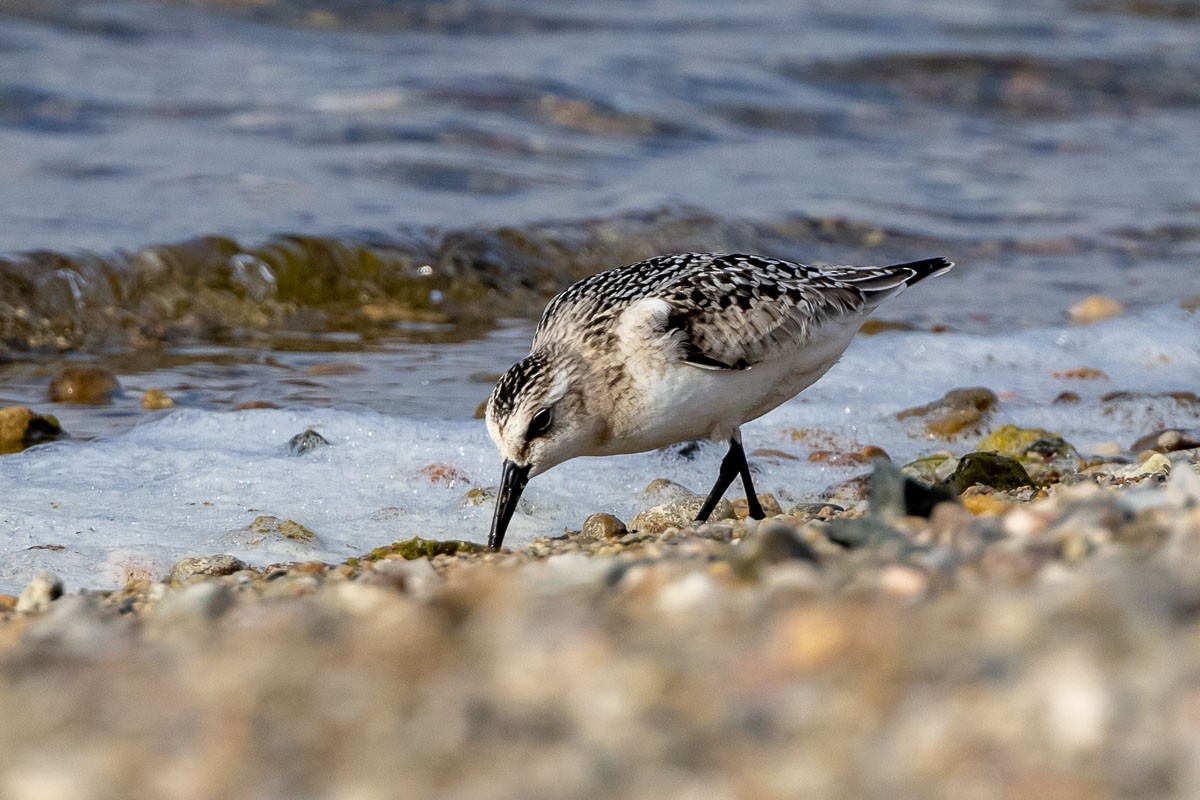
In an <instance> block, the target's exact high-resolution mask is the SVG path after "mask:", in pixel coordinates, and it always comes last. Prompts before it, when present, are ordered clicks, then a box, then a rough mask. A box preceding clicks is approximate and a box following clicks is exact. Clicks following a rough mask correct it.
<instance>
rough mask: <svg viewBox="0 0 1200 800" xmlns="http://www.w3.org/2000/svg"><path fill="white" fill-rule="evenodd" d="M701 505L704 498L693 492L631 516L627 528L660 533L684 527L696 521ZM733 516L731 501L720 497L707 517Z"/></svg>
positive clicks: (726, 517) (730, 517)
mask: <svg viewBox="0 0 1200 800" xmlns="http://www.w3.org/2000/svg"><path fill="white" fill-rule="evenodd" d="M703 505H704V498H703V497H701V496H700V495H698V494H695V495H689V496H687V497H683V498H680V499H678V500H672V501H671V502H669V503H664V504H662V505H659V506H654V507H653V508H648V509H646V510H645V511H642V512H640V513H639V514H638V515H637V516H636V517H634V518H633V521H632V522H630V523H629V530H630V531H633V532H636V533H662V532H663V531H665V530H667V529H668V528H686V527H688V526H690V525H691V524H692V523H693V522H695V521H696V514H698V513H699V511H700V508H701V507H702V506H703ZM734 516H735V514H734V510H733V503H730V502H729V501H728V500H724V499H722V500H721V501H720V502H718V503H717V507H716V508H715V509H713V513H712V514H711V515H710V516H709V518H708V519H709V521H715V520H719V519H733V518H734Z"/></svg>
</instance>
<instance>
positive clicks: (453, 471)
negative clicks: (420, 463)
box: [417, 463, 471, 489]
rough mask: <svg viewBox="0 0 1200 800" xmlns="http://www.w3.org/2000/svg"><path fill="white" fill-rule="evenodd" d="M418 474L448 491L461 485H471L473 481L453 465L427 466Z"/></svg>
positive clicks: (418, 471)
mask: <svg viewBox="0 0 1200 800" xmlns="http://www.w3.org/2000/svg"><path fill="white" fill-rule="evenodd" d="M417 474H418V475H421V476H422V477H424V478H425V479H427V480H428V481H429V482H430V483H435V484H441V485H443V486H445V487H446V488H448V489H453V488H454V487H455V486H458V485H460V484H464V483H465V484H470V483H471V479H470V478H469V477H467V474H466V473H465V472H463V471H462V470H460V469H459V468H458V467H455V466H454V465H453V464H444V463H439V464H427V465H425V466H424V467H421V468H420V469H419V470H417Z"/></svg>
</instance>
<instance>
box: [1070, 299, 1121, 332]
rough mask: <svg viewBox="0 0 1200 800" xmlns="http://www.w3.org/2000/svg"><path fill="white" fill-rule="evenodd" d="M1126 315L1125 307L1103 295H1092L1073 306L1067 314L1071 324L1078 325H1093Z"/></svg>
mask: <svg viewBox="0 0 1200 800" xmlns="http://www.w3.org/2000/svg"><path fill="white" fill-rule="evenodd" d="M1124 313H1125V306H1123V305H1121V304H1120V303H1118V302H1117V301H1116V300H1113V299H1112V298H1111V297H1104V296H1103V295H1098V294H1095V295H1092V296H1091V297H1087V298H1084V299H1083V300H1080V301H1079V302H1078V303H1076V304H1075V305H1073V306H1071V308H1070V310H1069V311H1068V312H1067V316H1068V317H1070V319H1071V322H1073V323H1075V324H1076V325H1091V324H1092V323H1095V322H1103V321H1104V320H1106V319H1112V318H1113V317H1119V316H1121V315H1122V314H1124Z"/></svg>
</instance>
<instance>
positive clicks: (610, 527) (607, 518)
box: [581, 514, 628, 539]
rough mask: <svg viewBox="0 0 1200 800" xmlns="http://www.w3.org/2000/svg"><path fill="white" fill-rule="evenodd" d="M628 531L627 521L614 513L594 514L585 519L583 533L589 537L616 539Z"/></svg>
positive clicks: (585, 536)
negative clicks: (618, 517) (622, 520)
mask: <svg viewBox="0 0 1200 800" xmlns="http://www.w3.org/2000/svg"><path fill="white" fill-rule="evenodd" d="M626 533H628V530H627V529H626V527H625V523H624V522H621V520H619V519H617V518H616V517H614V516H613V515H612V514H592V515H591V516H590V517H588V518H587V519H585V520H584V521H583V529H582V531H581V534H582V535H583V536H584V538H587V539H615V538H617V537H619V536H624V535H625V534H626Z"/></svg>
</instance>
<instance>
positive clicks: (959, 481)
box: [948, 452, 1037, 494]
mask: <svg viewBox="0 0 1200 800" xmlns="http://www.w3.org/2000/svg"><path fill="white" fill-rule="evenodd" d="M977 483H978V484H982V485H984V486H990V487H992V488H993V489H1001V490H1009V489H1020V488H1023V487H1032V488H1036V486H1037V485H1036V484H1035V483H1034V482H1033V481H1032V480H1031V479H1030V477H1029V473H1028V472H1026V471H1025V467H1023V466H1022V465H1021V462H1020V461H1018V460H1017V459H1015V458H1010V457H1008V456H1003V455H1000V454H999V453H992V452H987V453H967V454H966V455H965V456H963V457H962V458H960V459H959V460H958V467H957V468H956V469H955V470H954V474H953V475H951V476H950V480H949V481H948V484H949V486H950V487H951V488H952V489H954V491H955V492H957V493H958V494H962V493H963V492H965V491H966V490H967V489H969V488H971V487H972V486H974V485H975V484H977Z"/></svg>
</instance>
